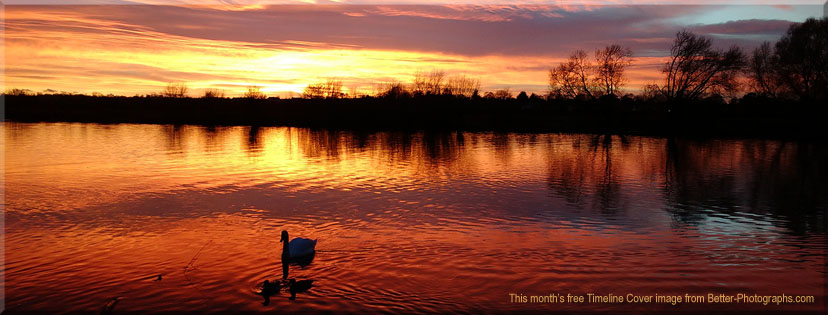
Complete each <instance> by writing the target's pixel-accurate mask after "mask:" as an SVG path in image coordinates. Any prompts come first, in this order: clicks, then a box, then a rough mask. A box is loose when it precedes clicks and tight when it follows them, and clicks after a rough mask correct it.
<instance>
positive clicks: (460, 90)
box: [443, 75, 480, 97]
mask: <svg viewBox="0 0 828 315" xmlns="http://www.w3.org/2000/svg"><path fill="white" fill-rule="evenodd" d="M443 90H444V91H445V93H446V94H449V95H456V96H465V97H472V95H473V94H474V91H477V90H480V80H478V79H472V78H468V77H466V76H465V75H456V76H452V77H450V78H449V79H448V82H446V84H445V88H444V89H443Z"/></svg>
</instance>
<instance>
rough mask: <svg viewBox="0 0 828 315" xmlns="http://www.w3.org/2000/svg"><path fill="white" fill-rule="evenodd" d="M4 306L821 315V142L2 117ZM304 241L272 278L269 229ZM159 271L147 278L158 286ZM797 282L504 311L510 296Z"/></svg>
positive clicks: (273, 242) (23, 309) (824, 150)
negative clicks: (285, 278)
mask: <svg viewBox="0 0 828 315" xmlns="http://www.w3.org/2000/svg"><path fill="white" fill-rule="evenodd" d="M0 132H2V137H0V138H2V139H3V141H4V143H3V145H4V148H5V169H4V172H5V173H4V176H3V177H4V183H3V184H4V185H5V210H4V214H5V219H4V223H5V231H4V238H5V252H6V255H5V262H4V264H5V279H4V286H5V292H4V293H3V294H4V298H5V307H6V308H7V311H8V312H11V313H27V312H30V311H45V312H55V313H60V312H78V311H90V312H99V311H100V310H101V309H102V308H103V307H104V306H105V305H106V304H107V302H108V301H113V299H117V304H115V305H114V308H113V313H118V312H140V311H147V312H149V311H162V312H163V311H199V312H233V311H263V312H264V311H345V312H358V311H359V312H362V311H367V312H380V311H387V312H478V311H556V310H597V311H619V310H684V311H695V310H746V309H747V310H757V311H760V310H823V309H824V307H825V292H824V291H823V290H824V288H825V285H826V284H825V279H826V269H825V250H826V247H828V246H826V242H825V239H826V215H825V214H826V206H827V205H828V168H827V167H826V165H825V161H826V160H828V159H827V158H828V146H826V145H825V144H823V143H820V142H808V141H793V140H787V141H786V140H763V139H691V138H681V137H644V136H620V135H590V134H518V133H493V132H458V131H453V132H427V131H426V132H422V131H421V132H402V131H397V132H355V131H337V130H324V129H306V128H290V127H247V126H237V127H203V126H189V125H185V126H174V125H138V124H119V125H101V124H81V123H14V122H5V123H3V126H2V128H1V129H0ZM282 230H287V231H289V232H290V235H291V237H308V238H312V239H318V243H317V246H316V250H317V252H316V254H315V256H314V257H313V260H312V261H311V262H310V263H309V264H308V265H306V266H291V269H290V277H291V278H295V279H297V280H303V279H310V280H314V282H313V287H311V288H310V290H308V291H306V292H301V293H298V294H297V297H296V299H295V300H290V299H289V298H288V297H289V293H287V292H286V291H285V290H283V291H282V292H281V293H278V294H276V295H273V296H271V297H270V303H269V304H268V305H263V301H264V299H263V297H262V296H261V295H259V292H260V290H261V285H262V282H263V281H264V280H266V279H268V280H270V281H274V280H280V279H281V272H282V271H281V263H280V261H281V260H280V259H281V258H280V257H281V250H282V247H281V244H280V243H279V237H280V232H281V231H282ZM158 275H161V276H162V278H161V279H160V280H159V279H158ZM740 293H743V294H746V295H750V296H753V295H758V296H778V295H781V294H785V295H787V296H797V297H798V296H814V297H815V300H814V301H813V302H804V303H783V304H781V305H777V304H775V303H768V304H767V305H764V304H763V303H707V302H708V301H704V302H703V303H690V302H687V301H684V302H682V303H677V304H676V305H673V304H672V303H654V302H652V303H646V302H640V303H639V302H626V301H625V302H624V303H594V302H593V303H589V302H588V301H586V302H583V303H574V302H570V301H565V302H564V303H537V301H535V302H536V303H530V302H527V303H522V301H521V300H520V299H521V296H527V297H530V296H541V295H545V296H549V295H550V294H551V295H557V294H562V295H563V296H564V297H566V296H567V295H572V296H582V297H583V296H586V295H587V294H595V295H603V296H609V295H610V294H612V295H620V296H624V298H625V299H626V298H627V294H632V295H635V296H655V295H659V296H683V297H685V296H704V297H705V299H707V297H708V295H709V294H715V295H721V294H724V295H737V294H740Z"/></svg>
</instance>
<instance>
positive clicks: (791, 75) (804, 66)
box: [775, 18, 828, 99]
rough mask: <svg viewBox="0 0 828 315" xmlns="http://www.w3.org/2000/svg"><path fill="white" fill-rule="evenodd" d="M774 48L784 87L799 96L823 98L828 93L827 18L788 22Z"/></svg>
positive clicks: (802, 97) (803, 97)
mask: <svg viewBox="0 0 828 315" xmlns="http://www.w3.org/2000/svg"><path fill="white" fill-rule="evenodd" d="M775 48H776V51H775V53H776V58H778V61H779V66H778V69H779V72H780V75H781V76H782V77H783V78H784V82H785V83H786V84H785V85H786V86H787V88H788V89H789V90H790V91H791V92H792V93H794V94H796V95H798V96H799V97H800V99H824V98H825V96H826V94H827V93H828V91H826V90H828V18H822V19H813V18H810V19H808V20H806V21H805V22H804V23H799V24H794V25H791V27H790V28H788V31H787V33H785V35H783V36H782V38H781V39H780V40H779V41H778V42H777V43H776V47H775Z"/></svg>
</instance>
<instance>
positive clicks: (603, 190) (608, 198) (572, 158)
mask: <svg viewBox="0 0 828 315" xmlns="http://www.w3.org/2000/svg"><path fill="white" fill-rule="evenodd" d="M561 137H562V138H557V139H553V140H552V141H551V142H550V143H552V144H553V146H552V148H551V151H550V153H549V167H548V172H549V175H548V180H547V185H548V186H549V189H550V191H551V192H552V193H553V194H554V195H556V196H559V197H562V198H564V200H566V202H567V203H569V204H570V205H571V206H573V207H575V208H577V209H587V208H590V209H593V210H597V211H599V212H600V213H601V214H602V215H605V216H608V217H612V216H615V215H616V214H618V213H619V212H622V211H624V210H625V208H626V204H627V201H628V200H627V199H628V198H627V197H626V196H625V194H624V192H625V191H630V190H631V189H625V188H624V187H625V185H633V184H635V183H631V182H624V179H623V178H622V175H624V174H627V173H630V176H626V177H627V178H628V177H637V178H640V179H642V180H643V179H650V178H654V177H656V176H654V174H655V173H656V172H658V171H657V165H658V164H659V163H660V161H661V156H660V155H659V154H658V152H656V151H653V150H650V148H651V147H652V146H653V145H654V143H655V142H658V141H659V140H657V139H651V138H640V137H628V136H619V135H610V134H602V135H567V136H561ZM555 143H561V144H558V145H554V144H555ZM633 143H634V144H635V145H632V144H633Z"/></svg>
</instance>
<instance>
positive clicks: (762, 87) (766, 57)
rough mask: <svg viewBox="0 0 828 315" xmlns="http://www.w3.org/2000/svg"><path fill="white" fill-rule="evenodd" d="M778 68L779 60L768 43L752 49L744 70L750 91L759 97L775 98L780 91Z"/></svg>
mask: <svg viewBox="0 0 828 315" xmlns="http://www.w3.org/2000/svg"><path fill="white" fill-rule="evenodd" d="M778 67H779V58H778V57H777V56H776V54H775V52H774V51H773V49H772V48H771V45H770V43H769V42H764V43H762V45H761V46H759V47H757V48H756V49H754V50H753V55H752V56H751V57H750V60H749V62H748V66H747V68H746V69H745V70H746V72H747V75H748V79H749V80H750V84H751V88H752V90H753V91H755V92H756V93H758V94H760V95H764V96H770V97H776V96H777V95H778V94H779V93H780V92H781V91H782V87H781V83H782V82H781V80H780V77H779V73H778Z"/></svg>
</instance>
